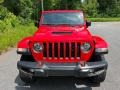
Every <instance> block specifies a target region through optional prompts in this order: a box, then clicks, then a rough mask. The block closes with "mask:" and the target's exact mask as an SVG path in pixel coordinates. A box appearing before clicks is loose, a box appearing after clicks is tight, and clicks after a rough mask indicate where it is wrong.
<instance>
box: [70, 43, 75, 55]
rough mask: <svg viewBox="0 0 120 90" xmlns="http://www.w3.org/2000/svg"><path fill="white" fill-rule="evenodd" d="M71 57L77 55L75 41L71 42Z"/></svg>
mask: <svg viewBox="0 0 120 90" xmlns="http://www.w3.org/2000/svg"><path fill="white" fill-rule="evenodd" d="M71 57H75V43H71Z"/></svg>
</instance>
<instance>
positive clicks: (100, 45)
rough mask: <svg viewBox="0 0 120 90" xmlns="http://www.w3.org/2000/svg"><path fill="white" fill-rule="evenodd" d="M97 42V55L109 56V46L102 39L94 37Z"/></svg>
mask: <svg viewBox="0 0 120 90" xmlns="http://www.w3.org/2000/svg"><path fill="white" fill-rule="evenodd" d="M93 40H94V42H95V54H108V44H107V43H106V41H104V40H103V39H102V38H100V37H98V36H93Z"/></svg>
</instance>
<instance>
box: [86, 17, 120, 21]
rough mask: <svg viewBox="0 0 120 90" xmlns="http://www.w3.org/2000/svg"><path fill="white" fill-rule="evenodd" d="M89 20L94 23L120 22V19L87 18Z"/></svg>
mask: <svg viewBox="0 0 120 90" xmlns="http://www.w3.org/2000/svg"><path fill="white" fill-rule="evenodd" d="M87 20H88V21H92V22H119V21H120V18H87Z"/></svg>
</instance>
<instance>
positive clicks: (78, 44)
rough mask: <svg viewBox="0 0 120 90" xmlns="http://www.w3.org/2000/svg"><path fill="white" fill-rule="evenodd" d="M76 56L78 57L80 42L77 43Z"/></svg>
mask: <svg viewBox="0 0 120 90" xmlns="http://www.w3.org/2000/svg"><path fill="white" fill-rule="evenodd" d="M77 57H80V43H77Z"/></svg>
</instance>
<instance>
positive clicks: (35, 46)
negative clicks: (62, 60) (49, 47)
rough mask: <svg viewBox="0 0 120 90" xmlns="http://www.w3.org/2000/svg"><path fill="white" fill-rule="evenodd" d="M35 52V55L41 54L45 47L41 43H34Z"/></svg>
mask: <svg viewBox="0 0 120 90" xmlns="http://www.w3.org/2000/svg"><path fill="white" fill-rule="evenodd" d="M33 51H34V52H35V53H40V52H41V51H43V47H42V45H41V44H40V43H34V44H33Z"/></svg>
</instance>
